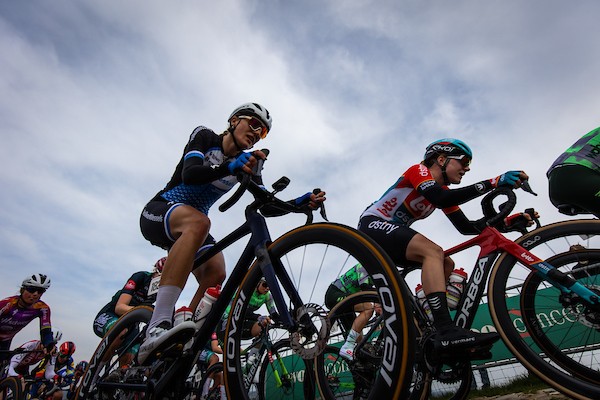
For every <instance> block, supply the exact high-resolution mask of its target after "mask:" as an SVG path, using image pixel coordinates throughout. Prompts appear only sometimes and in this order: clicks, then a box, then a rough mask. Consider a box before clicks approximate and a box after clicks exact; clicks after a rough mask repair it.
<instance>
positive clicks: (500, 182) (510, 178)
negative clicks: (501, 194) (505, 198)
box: [490, 171, 521, 188]
mask: <svg viewBox="0 0 600 400" xmlns="http://www.w3.org/2000/svg"><path fill="white" fill-rule="evenodd" d="M519 179H521V171H508V172H505V173H503V174H502V175H500V176H497V177H496V178H494V179H490V182H492V186H493V187H503V186H508V187H511V188H513V187H515V184H516V183H517V181H518V180H519Z"/></svg>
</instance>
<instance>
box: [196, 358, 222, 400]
mask: <svg viewBox="0 0 600 400" xmlns="http://www.w3.org/2000/svg"><path fill="white" fill-rule="evenodd" d="M222 372H223V363H222V362H218V363H214V364H213V365H211V366H210V367H208V368H207V369H206V371H205V372H204V373H203V374H202V379H200V384H199V385H198V387H197V388H195V389H194V390H192V392H193V393H195V394H196V399H197V400H220V399H221V392H220V390H219V388H218V387H210V388H209V389H208V393H207V395H206V396H202V391H203V389H204V385H205V384H206V381H207V379H208V378H211V379H214V378H212V376H214V374H218V373H222Z"/></svg>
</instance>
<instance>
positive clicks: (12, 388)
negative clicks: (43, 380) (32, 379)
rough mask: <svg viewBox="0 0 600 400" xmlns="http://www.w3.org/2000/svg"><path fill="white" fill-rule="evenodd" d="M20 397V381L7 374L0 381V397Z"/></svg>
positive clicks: (15, 398)
mask: <svg viewBox="0 0 600 400" xmlns="http://www.w3.org/2000/svg"><path fill="white" fill-rule="evenodd" d="M22 397H23V393H22V388H21V381H20V380H19V379H18V378H16V377H14V376H8V377H6V378H4V379H2V380H1V381H0V399H4V400H21V398H22Z"/></svg>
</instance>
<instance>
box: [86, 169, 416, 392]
mask: <svg viewBox="0 0 600 400" xmlns="http://www.w3.org/2000/svg"><path fill="white" fill-rule="evenodd" d="M258 164H259V165H258V168H256V169H255V174H257V175H259V174H260V171H261V169H262V162H259V163H258ZM238 179H239V180H240V186H239V188H238V189H237V190H236V192H235V193H234V194H233V195H232V196H231V197H230V198H229V199H228V200H227V201H226V202H224V203H223V204H222V205H221V206H220V207H219V209H220V210H221V211H225V210H227V209H228V208H229V207H231V206H232V205H233V204H234V203H235V202H237V201H238V200H239V199H240V197H241V196H242V195H243V194H244V193H245V192H246V191H247V192H248V193H250V194H251V195H252V196H253V198H254V200H253V201H252V202H251V203H250V204H249V205H248V206H247V207H246V211H245V221H244V223H243V224H242V225H241V226H240V227H238V228H237V229H235V230H234V231H233V232H232V233H230V234H229V235H227V236H226V237H225V238H223V239H222V240H220V241H219V242H218V243H216V244H215V245H214V246H213V247H212V248H210V249H209V250H207V251H206V252H204V253H202V254H200V255H199V256H198V258H197V260H196V263H195V265H201V264H202V263H204V262H206V261H207V260H209V259H210V258H211V257H213V256H214V255H215V254H217V253H218V252H220V251H222V250H223V249H225V248H227V247H228V246H230V245H232V244H233V243H235V242H237V241H238V240H240V239H242V238H243V237H245V236H246V235H248V234H249V235H250V237H249V239H248V242H247V245H246V247H245V248H244V250H243V251H242V253H241V256H240V258H239V261H238V262H237V263H236V264H235V266H234V269H233V271H232V272H231V274H230V276H229V278H228V280H227V281H226V283H225V285H224V287H223V289H222V291H221V295H220V297H219V298H218V299H217V301H216V302H215V304H214V305H213V306H212V309H211V311H210V313H209V314H208V316H207V317H206V319H205V320H204V323H203V325H202V326H201V327H198V329H197V331H196V332H195V334H194V336H193V338H192V341H191V345H190V346H189V349H188V348H187V347H188V346H184V344H183V343H173V345H172V346H170V347H167V348H165V349H164V350H163V351H161V352H160V354H156V356H155V357H153V361H152V363H151V364H150V365H138V364H137V363H135V362H134V363H133V365H129V366H128V368H126V369H122V368H121V369H122V370H123V372H121V371H120V370H119V369H120V368H119V361H118V360H119V358H120V357H121V356H122V355H123V354H124V353H125V352H127V351H132V350H133V351H135V350H134V349H135V346H137V345H138V344H139V343H140V342H141V340H142V339H141V338H142V337H143V333H144V329H145V323H146V321H148V316H149V313H151V310H150V309H144V308H138V309H134V310H132V311H130V312H129V313H127V314H125V315H124V316H123V317H121V318H120V319H119V320H118V321H117V322H116V323H115V325H114V326H113V327H112V328H111V330H110V331H109V332H107V334H106V336H105V337H104V338H103V339H102V341H101V342H100V344H99V346H98V348H97V349H96V351H95V353H94V355H93V357H92V358H91V360H90V365H89V367H88V369H87V371H86V373H85V374H84V376H83V378H82V384H81V386H80V389H79V393H78V398H79V399H102V398H105V397H107V396H109V397H110V396H113V395H114V393H115V392H116V391H119V396H120V397H119V398H135V397H134V396H136V395H137V396H142V395H143V396H145V397H144V398H147V399H181V398H184V397H185V396H187V395H188V394H189V393H190V391H191V387H190V385H189V383H188V380H187V377H188V376H189V374H190V371H191V370H192V369H193V366H194V363H195V361H196V359H197V355H198V354H199V352H200V351H201V350H202V348H203V347H204V345H205V344H206V343H207V342H208V340H209V339H210V335H211V334H212V332H214V330H215V327H216V326H217V324H218V323H219V320H220V318H221V316H222V315H223V312H224V311H225V308H226V307H227V305H228V304H229V303H230V302H231V299H233V303H232V312H231V313H230V316H229V318H228V320H227V325H226V331H225V338H226V340H225V344H224V353H225V354H224V360H223V362H224V365H223V366H224V371H223V372H224V378H225V379H224V382H225V387H226V390H227V395H228V397H229V398H231V399H248V398H250V394H249V392H248V391H246V388H245V384H244V373H243V365H242V359H243V357H242V354H241V349H242V348H243V343H244V338H243V335H242V326H243V324H244V321H245V317H244V316H245V315H246V310H247V309H248V306H249V300H250V298H251V295H252V293H253V292H254V289H255V288H256V286H257V284H258V282H259V280H260V279H261V277H264V278H265V279H266V281H267V284H268V286H269V288H270V291H271V295H272V296H273V299H274V302H275V305H276V308H277V312H278V314H279V316H280V322H281V324H282V329H284V330H285V331H286V334H287V338H288V339H289V341H290V347H291V348H292V351H293V354H294V355H296V356H299V357H301V358H302V359H305V360H312V359H314V357H316V356H317V355H319V354H320V353H321V352H322V351H323V350H324V348H325V346H326V345H327V341H328V339H329V336H330V329H331V327H330V325H329V324H328V319H327V311H326V309H325V307H324V305H323V304H324V299H323V296H322V294H323V293H324V292H325V289H326V286H327V285H328V284H329V282H331V281H333V280H334V279H335V278H336V277H337V274H338V272H339V271H341V270H343V269H347V268H349V266H351V265H354V264H356V263H359V262H360V263H361V264H362V265H364V266H365V268H366V270H367V272H368V273H369V274H370V275H371V276H372V278H373V280H374V283H375V289H376V292H377V295H378V302H379V303H381V304H382V306H383V318H384V321H385V323H384V329H383V330H382V332H381V333H380V335H381V336H382V340H383V341H384V342H385V346H384V355H383V357H382V361H381V363H380V364H379V365H377V366H376V370H377V373H376V375H375V376H374V377H373V381H372V392H371V395H370V397H369V398H371V399H375V398H377V399H397V398H403V397H404V396H405V394H406V392H407V390H408V385H407V384H406V382H407V381H408V382H410V374H411V372H412V365H413V359H412V356H413V351H412V350H411V349H412V346H413V344H414V340H415V339H414V327H413V324H412V322H411V320H410V319H409V316H410V315H412V310H411V309H410V303H409V297H410V292H409V291H408V290H407V289H406V287H405V285H402V284H401V279H400V276H399V273H398V271H397V269H396V267H395V265H394V264H393V262H392V261H391V260H390V259H389V256H387V255H386V254H385V253H384V252H383V251H382V250H381V248H380V247H379V246H378V245H377V244H376V243H375V242H374V241H372V240H371V239H370V238H368V237H367V236H365V235H364V234H362V233H360V232H358V231H357V230H355V229H353V228H350V227H348V226H345V225H341V224H336V223H330V222H322V223H314V224H313V223H312V210H311V209H309V208H308V207H306V206H298V205H296V204H295V203H294V202H285V201H282V200H280V199H279V198H278V197H277V196H276V194H277V193H278V192H280V191H281V190H283V189H285V188H286V187H287V185H288V184H289V179H287V178H285V177H283V178H281V179H279V180H278V181H276V182H275V184H274V185H273V189H274V190H273V191H268V190H265V189H264V188H263V187H261V186H259V185H257V184H256V183H255V182H254V181H252V180H251V177H250V175H246V174H241V175H240V176H239V177H238ZM267 208H268V209H271V210H273V209H275V210H278V211H279V212H280V215H283V214H287V213H301V214H305V215H306V216H307V223H306V224H305V225H302V226H300V227H298V228H295V229H292V230H291V231H289V232H287V233H285V234H283V235H282V236H281V237H279V238H278V239H276V240H272V239H271V237H270V234H269V229H268V225H267V222H266V219H265V218H264V217H263V216H262V215H261V213H260V211H261V210H265V209H267ZM125 332H126V334H125ZM125 337H126V339H127V340H123V339H122V338H125ZM119 338H121V340H119ZM117 341H118V342H119V345H117V344H116V343H117ZM115 371H117V372H115ZM108 378H111V379H108ZM115 378H116V379H115ZM312 395H315V396H316V393H315V394H310V395H307V397H310V396H312Z"/></svg>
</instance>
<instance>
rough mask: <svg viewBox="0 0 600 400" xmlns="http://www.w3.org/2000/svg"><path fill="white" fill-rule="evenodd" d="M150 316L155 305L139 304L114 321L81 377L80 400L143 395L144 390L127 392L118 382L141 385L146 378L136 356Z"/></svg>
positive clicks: (78, 396) (78, 395)
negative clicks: (151, 306) (152, 306)
mask: <svg viewBox="0 0 600 400" xmlns="http://www.w3.org/2000/svg"><path fill="white" fill-rule="evenodd" d="M151 317H152V308H150V307H146V306H140V307H136V308H134V309H132V310H131V311H129V312H127V313H126V314H124V315H123V316H122V317H121V318H119V320H118V321H117V322H115V324H114V325H113V326H112V327H111V328H110V330H109V331H108V332H107V333H106V335H105V336H104V337H103V338H102V341H101V342H100V344H99V345H98V348H97V349H96V351H95V352H94V354H93V356H92V358H91V359H90V362H89V367H88V368H87V370H86V371H85V373H84V374H83V376H82V378H81V385H80V387H79V390H78V393H77V399H78V400H83V399H86V400H87V399H106V398H115V399H116V398H119V399H126V398H134V397H135V396H136V395H138V396H143V392H144V391H145V390H144V389H141V390H140V392H139V393H132V392H129V393H127V395H126V394H125V393H124V392H123V391H122V390H121V389H119V388H118V387H117V385H118V384H126V383H130V384H132V385H139V386H140V387H142V386H143V383H144V382H145V381H146V379H147V377H146V374H145V369H144V368H143V367H140V366H138V365H136V358H137V357H136V356H137V350H138V349H139V345H140V343H141V342H142V340H143V337H142V335H143V330H144V327H145V326H146V324H147V323H148V322H149V321H150V318H151ZM125 364H127V365H125ZM125 367H127V368H125ZM127 396H129V397H127Z"/></svg>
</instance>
